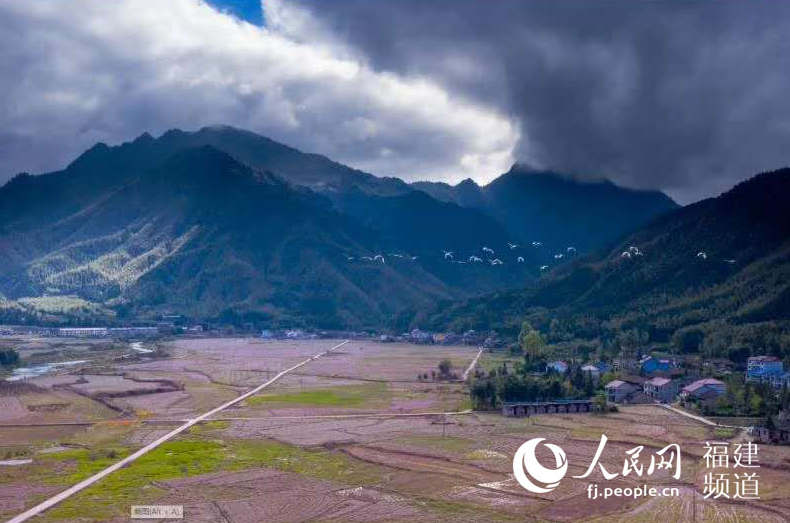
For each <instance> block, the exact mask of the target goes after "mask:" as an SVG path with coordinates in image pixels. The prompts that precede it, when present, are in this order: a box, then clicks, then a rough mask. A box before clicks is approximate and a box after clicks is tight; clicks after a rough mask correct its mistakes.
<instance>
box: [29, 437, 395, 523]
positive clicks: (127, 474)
mask: <svg viewBox="0 0 790 523" xmlns="http://www.w3.org/2000/svg"><path fill="white" fill-rule="evenodd" d="M210 423H217V425H214V427H215V428H216V427H221V425H219V424H220V423H224V422H210ZM129 453H130V450H129V449H126V448H106V449H102V450H88V449H73V450H68V451H63V452H60V453H57V454H51V455H42V456H41V457H40V459H39V460H38V461H39V463H38V468H39V471H40V472H41V474H42V476H43V477H42V478H41V481H42V482H43V483H47V484H57V485H64V486H65V485H72V484H75V483H77V482H79V481H82V480H83V479H85V478H87V477H89V476H91V475H93V474H95V473H96V472H98V471H100V470H102V469H104V468H106V467H108V466H110V465H112V464H113V463H116V462H117V461H119V460H120V459H123V458H124V457H126V456H127V455H129ZM255 467H268V468H274V469H278V470H284V471H288V472H294V473H297V474H301V475H304V476H310V477H315V478H320V479H325V480H330V481H336V482H338V483H341V484H343V485H351V486H357V485H370V484H375V483H377V482H379V481H381V478H382V473H381V472H380V469H379V468H378V467H376V466H375V465H371V464H368V463H365V462H362V461H358V460H355V459H353V458H350V457H348V456H346V455H344V454H340V453H335V452H330V451H327V450H307V449H302V448H299V447H295V446H291V445H286V444H282V443H278V442H273V441H267V440H263V441H261V440H232V441H227V442H223V441H219V440H211V439H206V438H201V437H194V435H190V436H189V437H188V438H187V439H181V440H175V441H169V442H167V443H164V444H162V445H161V446H160V447H158V448H156V449H154V450H153V451H151V452H149V453H148V454H146V455H144V456H142V457H140V458H139V459H138V460H136V461H134V462H133V463H131V464H130V465H129V466H128V467H125V468H122V469H120V470H118V471H116V472H115V473H113V474H111V475H110V476H108V477H106V478H104V479H102V480H101V481H100V482H98V483H96V484H94V485H93V486H91V487H89V488H88V489H86V490H85V491H83V492H82V493H80V494H78V495H76V496H74V497H73V498H70V499H68V500H66V501H64V502H63V503H61V504H60V505H58V506H56V507H53V508H52V509H51V510H49V511H47V512H46V513H45V514H44V520H47V521H62V520H72V519H73V520H80V521H106V520H110V519H115V518H118V517H126V516H128V513H129V507H130V506H131V505H133V504H151V503H156V501H157V500H158V499H160V498H161V497H162V496H164V495H165V494H166V492H165V491H164V490H162V489H160V488H159V487H157V486H156V484H155V483H156V482H159V481H168V480H174V479H179V478H185V477H190V476H198V475H203V474H208V473H212V472H220V471H240V470H245V469H250V468H255ZM54 470H57V471H58V473H57V474H54V475H53V474H52V471H54ZM47 472H48V473H49V474H48V475H46V476H44V474H47ZM86 507H88V508H87V509H86Z"/></svg>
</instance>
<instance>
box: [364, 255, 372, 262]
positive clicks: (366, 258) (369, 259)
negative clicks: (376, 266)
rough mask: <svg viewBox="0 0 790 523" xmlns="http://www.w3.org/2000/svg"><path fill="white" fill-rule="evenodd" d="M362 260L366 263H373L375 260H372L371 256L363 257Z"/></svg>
mask: <svg viewBox="0 0 790 523" xmlns="http://www.w3.org/2000/svg"><path fill="white" fill-rule="evenodd" d="M362 259H363V260H365V261H373V258H371V257H370V256H363V257H362Z"/></svg>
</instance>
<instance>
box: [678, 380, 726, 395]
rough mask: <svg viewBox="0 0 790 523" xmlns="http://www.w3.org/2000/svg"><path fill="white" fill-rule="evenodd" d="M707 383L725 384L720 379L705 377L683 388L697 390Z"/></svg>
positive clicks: (687, 390)
mask: <svg viewBox="0 0 790 523" xmlns="http://www.w3.org/2000/svg"><path fill="white" fill-rule="evenodd" d="M705 385H724V382H723V381H719V380H717V379H713V378H705V379H703V380H697V381H695V382H694V383H690V384H689V385H686V386H685V387H683V390H684V391H686V392H694V391H695V390H697V389H699V388H701V387H704V386H705Z"/></svg>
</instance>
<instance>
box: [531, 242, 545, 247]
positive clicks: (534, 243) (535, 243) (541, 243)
mask: <svg viewBox="0 0 790 523" xmlns="http://www.w3.org/2000/svg"><path fill="white" fill-rule="evenodd" d="M541 245H543V242H532V246H533V247H540V246H541Z"/></svg>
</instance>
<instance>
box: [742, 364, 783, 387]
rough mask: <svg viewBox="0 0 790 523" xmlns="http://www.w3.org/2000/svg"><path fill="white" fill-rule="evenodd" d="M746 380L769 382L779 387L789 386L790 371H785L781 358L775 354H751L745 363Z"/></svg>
mask: <svg viewBox="0 0 790 523" xmlns="http://www.w3.org/2000/svg"><path fill="white" fill-rule="evenodd" d="M746 381H750V382H756V383H769V384H771V385H773V386H774V387H776V388H777V389H780V388H782V387H785V386H790V372H785V369H784V364H783V363H782V360H780V359H779V358H777V357H775V356H752V357H751V358H749V359H748V360H747V364H746Z"/></svg>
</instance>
